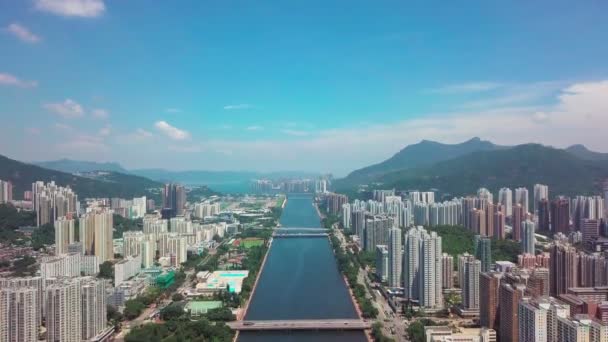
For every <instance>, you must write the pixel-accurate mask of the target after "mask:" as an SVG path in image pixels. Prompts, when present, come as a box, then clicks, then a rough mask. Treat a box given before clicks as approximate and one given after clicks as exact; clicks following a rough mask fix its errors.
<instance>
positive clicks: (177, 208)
mask: <svg viewBox="0 0 608 342" xmlns="http://www.w3.org/2000/svg"><path fill="white" fill-rule="evenodd" d="M162 195H163V196H162V197H163V209H168V212H169V213H170V217H175V216H178V215H183V214H184V208H185V206H186V189H185V188H184V187H183V186H182V185H179V184H173V183H170V184H165V188H164V189H163V194H162Z"/></svg>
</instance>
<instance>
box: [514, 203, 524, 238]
mask: <svg viewBox="0 0 608 342" xmlns="http://www.w3.org/2000/svg"><path fill="white" fill-rule="evenodd" d="M525 220H526V211H525V209H524V207H523V206H522V205H521V204H519V203H518V204H516V205H514V206H513V216H512V218H511V228H512V234H513V240H515V241H521V223H522V222H523V221H525Z"/></svg>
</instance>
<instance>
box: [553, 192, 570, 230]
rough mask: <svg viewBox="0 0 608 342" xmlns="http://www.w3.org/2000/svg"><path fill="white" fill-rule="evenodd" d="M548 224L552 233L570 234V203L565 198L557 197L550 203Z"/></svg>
mask: <svg viewBox="0 0 608 342" xmlns="http://www.w3.org/2000/svg"><path fill="white" fill-rule="evenodd" d="M550 222H551V231H552V232H553V233H563V234H566V235H567V234H568V233H569V232H570V201H569V200H568V199H567V198H566V197H563V196H561V197H557V198H556V199H555V200H553V202H551V217H550Z"/></svg>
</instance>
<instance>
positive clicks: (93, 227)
mask: <svg viewBox="0 0 608 342" xmlns="http://www.w3.org/2000/svg"><path fill="white" fill-rule="evenodd" d="M112 215H113V211H112V210H106V209H102V210H99V211H93V212H90V213H87V214H86V215H84V216H82V217H81V218H80V222H79V227H78V228H79V232H80V234H79V238H80V242H82V245H83V249H84V252H85V254H87V255H95V256H97V258H98V259H99V263H104V262H105V261H108V260H112V259H114V250H113V245H112V234H113V230H114V228H113V225H114V219H113V216H112Z"/></svg>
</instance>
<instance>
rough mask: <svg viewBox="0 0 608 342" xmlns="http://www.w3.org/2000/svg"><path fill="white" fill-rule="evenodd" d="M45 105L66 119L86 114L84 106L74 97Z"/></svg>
mask: <svg viewBox="0 0 608 342" xmlns="http://www.w3.org/2000/svg"><path fill="white" fill-rule="evenodd" d="M43 107H44V108H46V109H47V110H49V111H51V112H53V113H55V114H57V115H59V116H62V117H64V118H66V119H73V118H79V117H82V116H84V109H83V108H82V106H81V105H80V104H78V103H77V102H76V101H74V100H72V99H66V100H65V101H63V102H59V103H47V104H45V105H44V106H43Z"/></svg>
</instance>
